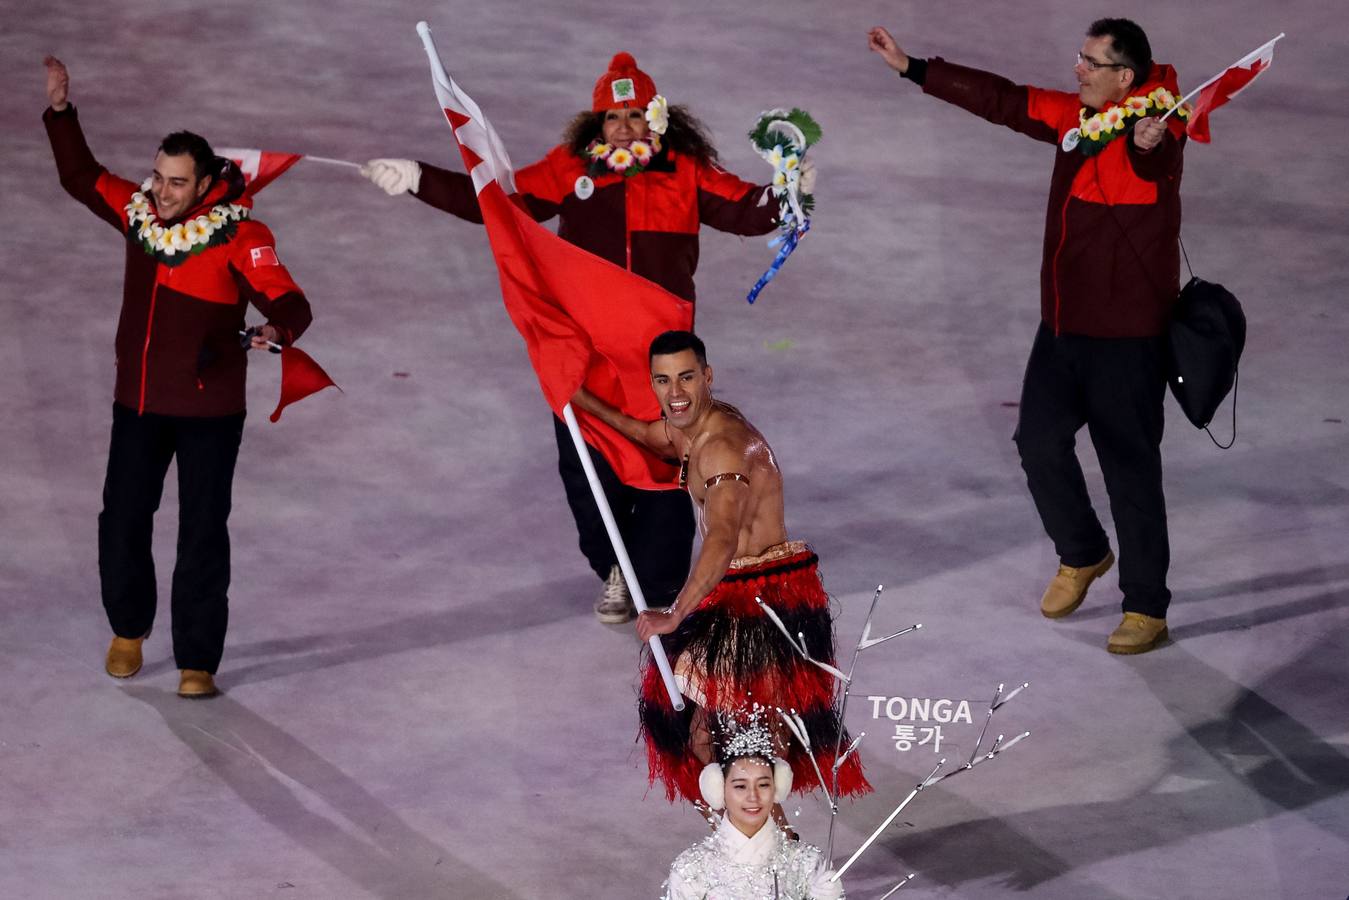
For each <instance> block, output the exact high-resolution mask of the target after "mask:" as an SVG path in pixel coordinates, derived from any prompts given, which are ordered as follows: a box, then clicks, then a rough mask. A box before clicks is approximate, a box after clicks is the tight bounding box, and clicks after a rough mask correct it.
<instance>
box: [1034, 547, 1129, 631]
mask: <svg viewBox="0 0 1349 900" xmlns="http://www.w3.org/2000/svg"><path fill="white" fill-rule="evenodd" d="M1114 564H1115V554H1114V553H1111V552H1110V551H1109V550H1107V551H1105V559H1103V560H1101V561H1100V562H1098V563H1097V564H1096V565H1094V566H1083V567H1082V568H1080V569H1077V568H1074V567H1072V566H1065V565H1062V564H1060V565H1059V572H1058V574H1057V575H1055V576H1054V577H1053V579H1052V580H1050V582H1049V587H1047V588H1045V595H1044V596H1043V597H1041V598H1040V612H1041V613H1042V614H1043V615H1044V617H1045V618H1047V619H1062V618H1063V617H1064V616H1067V615H1071V614H1072V613H1073V612H1075V611H1076V610H1077V608H1078V607H1079V606H1081V605H1082V601H1083V600H1085V599H1087V588H1088V587H1090V586H1091V583H1092V582H1093V581H1095V580H1096V579H1097V578H1100V577H1101V576H1102V575H1104V574H1105V573H1106V572H1109V571H1110V567H1111V566H1113V565H1114Z"/></svg>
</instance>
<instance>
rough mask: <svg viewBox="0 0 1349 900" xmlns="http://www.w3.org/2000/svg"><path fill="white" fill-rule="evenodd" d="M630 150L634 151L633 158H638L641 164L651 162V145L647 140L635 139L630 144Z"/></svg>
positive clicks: (638, 162)
mask: <svg viewBox="0 0 1349 900" xmlns="http://www.w3.org/2000/svg"><path fill="white" fill-rule="evenodd" d="M628 150H630V151H631V152H632V158H633V159H635V160H637V164H638V165H639V166H644V165H646V164H647V163H649V162H651V145H650V144H648V143H647V142H646V141H633V142H632V143H631V144H629V145H628Z"/></svg>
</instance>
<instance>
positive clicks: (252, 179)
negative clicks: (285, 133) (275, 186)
mask: <svg viewBox="0 0 1349 900" xmlns="http://www.w3.org/2000/svg"><path fill="white" fill-rule="evenodd" d="M216 155H217V156H223V157H224V158H225V159H228V160H232V161H233V162H234V164H235V165H237V166H238V167H239V171H241V172H243V173H244V196H246V197H251V196H252V195H254V194H256V193H257V192H258V191H260V190H262V189H263V188H265V187H266V186H267V185H269V184H271V183H272V182H273V181H275V180H276V179H277V178H278V177H279V176H280V175H281V174H282V173H283V172H285V171H286V170H287V169H289V168H290V167H291V166H293V165H295V164H296V163H297V162H299V161H300V160H302V159H304V154H302V153H277V152H276V151H274V150H244V149H240V148H238V147H226V148H224V149H221V150H217V151H216Z"/></svg>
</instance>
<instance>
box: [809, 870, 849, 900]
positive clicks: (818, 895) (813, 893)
mask: <svg viewBox="0 0 1349 900" xmlns="http://www.w3.org/2000/svg"><path fill="white" fill-rule="evenodd" d="M833 877H834V870H833V869H825V870H824V871H822V872H816V873H815V874H814V875H813V876H812V877H811V879H810V900H841V898H842V897H843V879H842V878H840V879H839V880H838V881H830V880H829V879H830V878H833Z"/></svg>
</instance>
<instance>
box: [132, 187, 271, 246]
mask: <svg viewBox="0 0 1349 900" xmlns="http://www.w3.org/2000/svg"><path fill="white" fill-rule="evenodd" d="M148 190H150V182H149V181H146V182H145V183H144V184H142V185H141V189H140V190H139V191H137V192H136V193H134V194H132V195H131V202H130V203H128V204H127V205H126V207H125V209H126V220H127V236H128V237H130V236H132V235H133V234H134V236H135V238H136V240H137V242H138V243H139V244H140V246H141V249H143V250H144V251H145V252H146V253H148V254H149V255H150V256H153V257H155V258H156V259H157V260H159V261H160V262H162V263H163V264H164V265H166V266H178V265H182V264H183V263H184V262H186V261H187V260H188V258H189V257H191V256H195V255H197V254H198V253H200V252H202V251H203V250H205V249H206V248H208V247H218V246H220V245H221V244H224V243H228V242H229V240H230V238H232V237H234V233H235V232H236V231H238V229H239V223H240V222H242V221H243V220H244V219H247V218H248V216H249V211H248V207H246V206H240V205H239V204H237V203H221V204H219V205H216V206H213V207H211V208H210V209H209V210H207V211H206V212H204V213H202V214H201V215H199V216H195V217H193V218H191V219H187V220H185V221H182V222H179V223H178V224H177V225H173V226H170V227H168V228H165V227H164V225H162V224H161V223H160V220H159V215H158V214H157V213H156V212H155V210H154V208H153V207H152V206H151V205H150V201H149V198H148V197H146V196H145V192H146V191H148Z"/></svg>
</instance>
